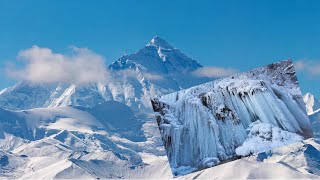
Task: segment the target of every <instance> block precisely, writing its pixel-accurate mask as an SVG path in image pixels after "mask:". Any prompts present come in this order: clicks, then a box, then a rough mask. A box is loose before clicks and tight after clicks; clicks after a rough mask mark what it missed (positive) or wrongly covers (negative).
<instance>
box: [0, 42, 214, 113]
mask: <svg viewBox="0 0 320 180" xmlns="http://www.w3.org/2000/svg"><path fill="white" fill-rule="evenodd" d="M200 67H202V66H201V65H200V64H199V63H198V62H197V61H195V60H193V59H191V58H189V57H187V56H186V55H184V54H183V53H182V52H180V51H179V50H178V49H176V48H174V47H173V46H171V45H170V44H169V43H168V42H166V41H165V40H163V39H161V38H160V37H154V38H153V39H152V40H151V41H150V43H148V44H147V45H146V46H145V47H144V48H142V49H140V50H138V51H137V52H136V53H133V54H131V55H126V56H122V57H121V58H119V60H117V61H115V62H114V63H112V64H111V65H110V66H109V67H106V69H107V70H108V71H110V73H109V75H110V76H111V77H108V79H109V81H108V82H107V83H92V84H90V85H86V86H77V85H74V84H66V83H53V84H34V83H31V82H27V81H23V82H20V83H18V84H16V85H15V86H13V87H10V88H7V89H5V90H3V91H1V92H0V107H3V108H6V109H11V110H22V109H31V108H39V107H59V106H66V105H74V106H84V107H93V106H95V105H97V104H99V103H103V102H106V101H110V100H114V101H119V102H123V103H125V104H126V105H128V106H130V107H136V108H138V109H139V108H149V107H150V102H149V97H150V96H155V95H159V94H163V93H169V92H173V91H176V90H179V89H182V88H187V87H191V86H194V85H197V84H201V83H204V82H207V81H208V80H209V79H208V78H202V77H196V76H194V75H193V74H192V73H191V72H192V71H194V70H196V69H198V68H200Z"/></svg>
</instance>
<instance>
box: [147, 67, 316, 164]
mask: <svg viewBox="0 0 320 180" xmlns="http://www.w3.org/2000/svg"><path fill="white" fill-rule="evenodd" d="M270 68H272V69H275V72H272V70H270ZM292 68H293V65H292V62H291V61H281V62H279V63H274V64H272V65H269V66H266V67H262V68H258V69H254V70H252V71H249V72H246V73H240V74H238V75H234V76H231V77H228V78H224V79H221V80H216V81H212V82H209V83H205V84H202V85H198V86H194V87H192V88H189V89H186V90H181V91H178V92H174V93H171V94H168V95H163V96H161V97H159V98H155V99H153V100H152V104H153V108H154V111H155V112H156V113H157V123H158V125H159V129H160V132H161V135H162V139H163V141H164V145H165V148H166V152H167V155H168V157H169V161H170V165H171V166H172V167H173V168H179V167H180V166H190V167H193V168H198V169H203V168H206V167H212V166H214V165H217V164H220V163H222V162H225V161H228V160H231V159H237V158H238V157H239V156H241V155H249V154H250V153H246V152H245V151H246V150H244V147H242V148H240V149H238V152H239V154H237V153H236V149H237V148H239V147H240V146H242V145H245V144H244V143H249V142H248V141H247V138H250V136H249V137H248V132H247V129H248V128H249V127H250V126H251V125H252V123H254V122H260V123H259V124H260V126H262V124H266V125H272V126H274V128H278V129H282V130H284V131H285V132H287V133H277V134H273V135H278V136H283V137H280V139H281V138H282V139H285V138H287V137H288V136H289V135H288V134H289V133H292V134H296V136H291V137H292V139H291V140H289V141H288V142H284V143H276V142H273V143H274V144H275V146H274V147H277V145H278V146H280V145H286V144H288V143H292V142H296V141H302V140H303V139H307V138H312V137H313V132H312V128H311V125H310V121H309V118H308V116H307V113H306V109H305V108H304V104H303V101H301V99H302V96H301V93H300V90H299V87H298V85H297V80H296V78H295V73H294V70H293V69H292ZM269 72H272V73H271V74H270V73H269ZM277 73H278V74H277ZM256 74H259V75H256ZM275 75H276V76H275ZM262 127H267V126H262ZM270 128H271V127H270ZM274 128H272V129H274ZM278 129H274V130H275V131H276V130H278ZM261 130H263V128H261ZM271 132H272V131H270V132H269V133H271ZM255 133H257V132H255ZM300 135H301V136H303V138H299V137H300ZM286 136H287V137H286ZM293 137H294V138H293ZM274 138H275V137H274ZM278 139H279V137H278ZM278 139H274V141H276V140H278ZM269 145H270V143H269ZM271 145H272V144H271ZM261 146H262V147H263V145H261ZM265 150H269V149H268V148H267V149H265ZM258 152H261V149H260V151H257V152H256V153H258Z"/></svg>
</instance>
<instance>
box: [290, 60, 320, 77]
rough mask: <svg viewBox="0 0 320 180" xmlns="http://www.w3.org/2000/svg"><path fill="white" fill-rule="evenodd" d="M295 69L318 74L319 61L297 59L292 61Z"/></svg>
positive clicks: (319, 69) (319, 71) (319, 73)
mask: <svg viewBox="0 0 320 180" xmlns="http://www.w3.org/2000/svg"><path fill="white" fill-rule="evenodd" d="M294 67H295V69H296V71H300V72H306V73H307V74H309V75H311V76H318V75H320V62H319V61H318V62H316V61H309V60H299V61H296V62H295V63H294Z"/></svg>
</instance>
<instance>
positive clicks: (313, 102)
mask: <svg viewBox="0 0 320 180" xmlns="http://www.w3.org/2000/svg"><path fill="white" fill-rule="evenodd" d="M303 100H304V102H305V103H306V108H307V113H308V114H313V113H314V112H315V111H317V110H319V109H320V101H319V100H318V99H317V98H315V97H314V96H313V94H311V93H307V94H305V95H304V96H303Z"/></svg>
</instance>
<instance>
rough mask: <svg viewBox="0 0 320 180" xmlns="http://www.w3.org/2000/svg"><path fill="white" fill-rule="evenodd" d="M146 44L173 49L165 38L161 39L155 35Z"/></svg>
mask: <svg viewBox="0 0 320 180" xmlns="http://www.w3.org/2000/svg"><path fill="white" fill-rule="evenodd" d="M147 46H155V47H157V48H160V47H161V48H162V49H174V47H173V46H171V45H170V44H169V43H168V42H167V41H166V40H164V39H162V38H161V37H159V36H155V37H154V38H152V39H151V41H150V42H149V43H148V44H147Z"/></svg>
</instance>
